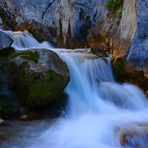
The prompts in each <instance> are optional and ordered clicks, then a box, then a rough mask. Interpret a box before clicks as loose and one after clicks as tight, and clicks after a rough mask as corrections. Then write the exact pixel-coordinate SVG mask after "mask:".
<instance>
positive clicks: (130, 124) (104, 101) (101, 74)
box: [7, 32, 148, 148]
mask: <svg viewBox="0 0 148 148" xmlns="http://www.w3.org/2000/svg"><path fill="white" fill-rule="evenodd" d="M7 33H8V34H9V36H10V37H11V38H12V39H13V41H14V43H13V45H12V46H13V47H14V48H16V49H17V50H26V49H31V48H48V49H49V50H53V51H55V52H56V53H57V54H58V55H59V56H60V57H61V58H62V59H63V60H64V61H65V62H66V64H67V65H68V68H69V71H70V82H69V85H68V86H67V88H66V89H65V92H66V93H67V95H68V98H69V102H68V104H67V109H66V113H65V114H64V115H63V116H61V117H59V118H58V119H57V120H56V122H55V123H53V124H52V125H50V126H49V128H48V129H47V130H45V131H41V132H40V134H39V135H38V136H37V138H34V139H30V142H29V144H26V145H25V146H24V148H41V147H42V148H136V146H140V148H147V147H148V142H147V140H148V139H144V138H141V139H140V138H139V139H137V138H134V139H133V140H132V141H131V142H130V145H121V141H120V136H119V133H120V131H122V129H126V128H127V129H128V128H129V129H130V128H132V129H133V128H134V129H135V130H136V131H137V130H138V129H137V125H142V124H147V123H148V116H147V115H148V101H147V98H146V97H145V95H144V94H143V93H142V92H141V91H140V90H139V89H138V88H137V87H136V86H134V85H132V84H127V83H124V84H118V83H117V82H116V81H115V79H114V77H113V73H112V68H111V62H110V60H111V59H110V57H108V58H105V59H102V58H97V57H96V56H95V55H92V54H90V53H89V50H86V49H81V50H80V49H77V50H69V49H58V48H56V49H55V48H53V47H51V45H50V44H48V43H42V44H40V43H39V42H37V41H36V40H35V39H34V38H33V37H32V36H31V35H30V34H28V33H21V32H17V33H13V32H7ZM28 132H29V131H28ZM129 141H130V140H129ZM137 143H138V144H139V145H137ZM11 146H12V145H11ZM12 148H13V146H12ZM14 148H16V147H15V146H14Z"/></svg>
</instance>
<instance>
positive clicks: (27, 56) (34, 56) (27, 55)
mask: <svg viewBox="0 0 148 148" xmlns="http://www.w3.org/2000/svg"><path fill="white" fill-rule="evenodd" d="M17 56H20V57H21V58H22V59H24V60H29V61H33V62H35V63H37V62H38V60H39V54H38V52H37V51H24V52H18V53H16V54H15V55H14V57H17Z"/></svg>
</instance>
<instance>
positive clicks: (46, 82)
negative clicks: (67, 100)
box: [27, 71, 64, 106]
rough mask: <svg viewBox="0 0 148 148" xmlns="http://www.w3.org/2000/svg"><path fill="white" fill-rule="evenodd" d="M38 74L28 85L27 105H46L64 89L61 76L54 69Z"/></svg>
mask: <svg viewBox="0 0 148 148" xmlns="http://www.w3.org/2000/svg"><path fill="white" fill-rule="evenodd" d="M39 75H40V77H38V79H36V80H35V81H34V83H33V84H32V85H31V87H30V91H29V96H28V100H27V104H28V105H29V106H44V105H48V104H49V103H51V102H52V101H54V100H55V99H56V98H59V97H60V95H61V94H62V91H63V89H64V86H63V80H62V77H61V76H60V75H59V74H57V73H55V72H54V71H48V72H46V73H44V74H42V75H41V74H39ZM36 76H37V75H36ZM34 78H35V77H34ZM36 78H37V77H36Z"/></svg>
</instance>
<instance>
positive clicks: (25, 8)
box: [0, 0, 148, 88]
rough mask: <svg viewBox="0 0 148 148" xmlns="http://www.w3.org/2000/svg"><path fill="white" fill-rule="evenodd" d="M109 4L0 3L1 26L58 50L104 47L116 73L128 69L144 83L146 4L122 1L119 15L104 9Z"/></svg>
mask: <svg viewBox="0 0 148 148" xmlns="http://www.w3.org/2000/svg"><path fill="white" fill-rule="evenodd" d="M108 1H109V0H44V1H43V0H32V1H30V0H23V1H19V0H1V2H0V16H1V23H2V24H4V26H5V27H6V28H9V29H11V30H21V31H23V30H29V32H31V33H32V34H33V36H34V37H35V38H37V39H38V40H39V41H43V40H48V41H50V42H53V43H54V44H55V45H57V46H58V47H66V48H77V47H92V46H93V45H95V44H100V43H105V44H106V45H107V46H108V47H109V49H110V52H111V53H112V56H113V65H115V66H114V67H115V71H117V70H116V69H117V67H118V68H120V71H122V70H124V71H128V72H129V70H127V69H128V68H127V67H130V69H134V70H136V72H137V71H138V72H139V71H140V75H142V76H144V79H146V80H147V76H148V27H147V22H148V15H147V14H148V9H147V8H148V1H146V0H130V1H129V0H123V4H122V12H121V13H120V14H119V15H116V12H115V11H111V10H109V9H107V8H106V6H105V5H106V3H107V2H108ZM117 59H122V60H123V61H124V66H121V65H122V64H123V63H122V64H121V63H120V62H119V61H118V62H119V63H120V64H119V63H118V64H116V61H117ZM117 65H118V66H117ZM123 67H124V68H123ZM132 73H133V72H132ZM134 73H135V71H134ZM128 75H130V76H131V73H129V74H128ZM121 76H122V77H124V75H121ZM132 79H133V78H132ZM137 83H139V82H137ZM145 87H146V88H147V87H148V86H145Z"/></svg>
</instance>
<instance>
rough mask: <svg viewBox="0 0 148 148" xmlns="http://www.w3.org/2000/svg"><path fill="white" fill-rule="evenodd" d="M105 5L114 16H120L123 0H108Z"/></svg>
mask: <svg viewBox="0 0 148 148" xmlns="http://www.w3.org/2000/svg"><path fill="white" fill-rule="evenodd" d="M105 7H106V8H107V9H108V10H109V11H112V12H114V13H115V14H116V16H118V17H121V16H122V7H123V0H109V1H108V2H107V3H106V5H105Z"/></svg>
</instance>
